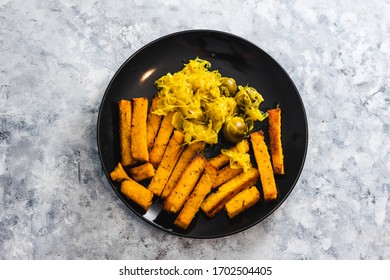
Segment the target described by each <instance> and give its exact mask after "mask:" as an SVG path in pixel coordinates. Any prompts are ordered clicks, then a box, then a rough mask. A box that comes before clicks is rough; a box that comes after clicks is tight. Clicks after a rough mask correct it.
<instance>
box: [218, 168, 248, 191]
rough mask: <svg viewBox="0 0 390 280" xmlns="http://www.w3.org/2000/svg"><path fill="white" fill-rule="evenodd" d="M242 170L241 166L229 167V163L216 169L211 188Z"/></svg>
mask: <svg viewBox="0 0 390 280" xmlns="http://www.w3.org/2000/svg"><path fill="white" fill-rule="evenodd" d="M241 172H242V168H235V169H234V168H231V167H230V165H228V166H225V167H224V168H222V169H221V170H219V171H218V175H217V178H215V180H214V183H213V187H212V189H215V188H217V187H219V186H220V185H222V184H223V183H225V182H227V181H229V180H230V179H232V178H233V177H235V176H237V175H238V174H240V173H241Z"/></svg>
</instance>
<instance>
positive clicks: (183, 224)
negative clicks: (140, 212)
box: [174, 164, 218, 229]
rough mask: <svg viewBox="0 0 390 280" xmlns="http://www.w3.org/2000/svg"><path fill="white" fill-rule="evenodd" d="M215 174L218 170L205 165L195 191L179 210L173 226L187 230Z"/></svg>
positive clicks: (208, 190)
mask: <svg viewBox="0 0 390 280" xmlns="http://www.w3.org/2000/svg"><path fill="white" fill-rule="evenodd" d="M217 172H218V170H217V169H216V168H215V167H214V166H212V165H211V164H207V165H206V168H205V170H204V173H203V175H202V177H201V178H200V179H199V182H198V183H197V184H196V186H195V189H194V190H193V192H192V193H191V195H190V196H189V197H188V199H187V200H186V202H185V204H184V206H183V208H182V209H181V210H180V213H179V215H178V216H177V218H176V220H175V222H174V224H175V225H177V226H178V227H180V228H182V229H187V227H188V226H189V225H190V223H191V221H192V220H193V218H194V217H195V215H196V213H198V211H199V209H200V205H201V204H202V202H203V200H204V198H205V197H206V195H207V194H208V193H209V192H210V190H211V188H212V185H213V181H214V179H215V177H216V176H217Z"/></svg>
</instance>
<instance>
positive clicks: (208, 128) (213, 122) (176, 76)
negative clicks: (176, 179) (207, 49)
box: [154, 58, 267, 144]
mask: <svg viewBox="0 0 390 280" xmlns="http://www.w3.org/2000/svg"><path fill="white" fill-rule="evenodd" d="M210 68H211V63H210V62H208V61H206V60H203V59H200V58H196V59H193V60H190V61H189V62H188V63H186V64H184V67H183V69H182V70H180V71H178V72H175V73H173V74H171V73H168V74H166V75H164V76H162V77H161V78H159V79H158V80H157V81H156V82H155V84H156V87H157V89H158V96H159V101H158V103H157V105H158V109H157V110H155V111H154V113H155V114H158V115H163V116H165V115H167V114H168V113H170V112H173V113H174V116H173V125H174V126H175V128H176V129H178V130H180V131H182V132H183V133H184V134H185V142H186V143H187V144H189V143H193V142H196V141H202V142H205V143H207V144H216V143H218V133H219V131H220V130H221V129H222V127H223V126H224V125H225V124H230V125H228V127H229V128H228V129H226V131H227V132H228V134H227V135H229V136H230V131H233V132H234V133H235V134H234V136H233V135H232V137H227V140H229V141H231V142H233V143H237V142H239V141H241V140H242V139H243V137H242V134H243V133H245V134H246V135H247V134H248V133H249V132H250V131H251V130H252V129H253V125H252V124H253V122H254V121H262V120H264V119H265V118H266V116H267V114H266V113H263V112H262V111H260V109H259V107H260V103H261V102H262V101H263V97H262V96H261V94H260V93H259V92H257V91H256V89H254V88H253V87H249V86H244V87H243V86H240V85H239V86H237V84H236V81H235V80H234V79H233V78H228V77H223V76H222V75H221V74H220V73H219V71H218V70H214V71H210ZM234 117H240V118H241V119H243V120H244V125H241V122H240V127H237V128H238V129H232V127H233V126H234V124H237V122H230V119H231V118H234ZM248 124H249V126H248ZM237 131H238V132H240V133H239V135H237Z"/></svg>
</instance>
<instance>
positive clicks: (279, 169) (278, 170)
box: [268, 108, 284, 175]
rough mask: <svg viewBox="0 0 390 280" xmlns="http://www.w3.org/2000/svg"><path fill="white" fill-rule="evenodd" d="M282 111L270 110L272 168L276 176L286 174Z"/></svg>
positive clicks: (277, 109) (269, 131) (278, 109)
mask: <svg viewBox="0 0 390 280" xmlns="http://www.w3.org/2000/svg"><path fill="white" fill-rule="evenodd" d="M281 118H282V116H281V109H280V108H275V109H270V110H268V121H269V129H268V133H269V141H270V150H271V159H272V167H273V171H274V173H275V174H279V175H283V174H284V156H283V147H282V131H281V126H282V120H281Z"/></svg>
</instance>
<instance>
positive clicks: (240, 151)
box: [221, 141, 252, 172]
mask: <svg viewBox="0 0 390 280" xmlns="http://www.w3.org/2000/svg"><path fill="white" fill-rule="evenodd" d="M221 153H222V154H224V155H227V156H228V157H229V164H230V167H231V168H232V169H238V168H242V169H243V171H244V172H247V171H248V170H249V169H250V168H251V167H252V163H251V158H250V155H249V154H248V153H247V152H246V151H245V144H244V142H243V141H241V142H239V143H237V151H232V150H228V149H222V150H221Z"/></svg>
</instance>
